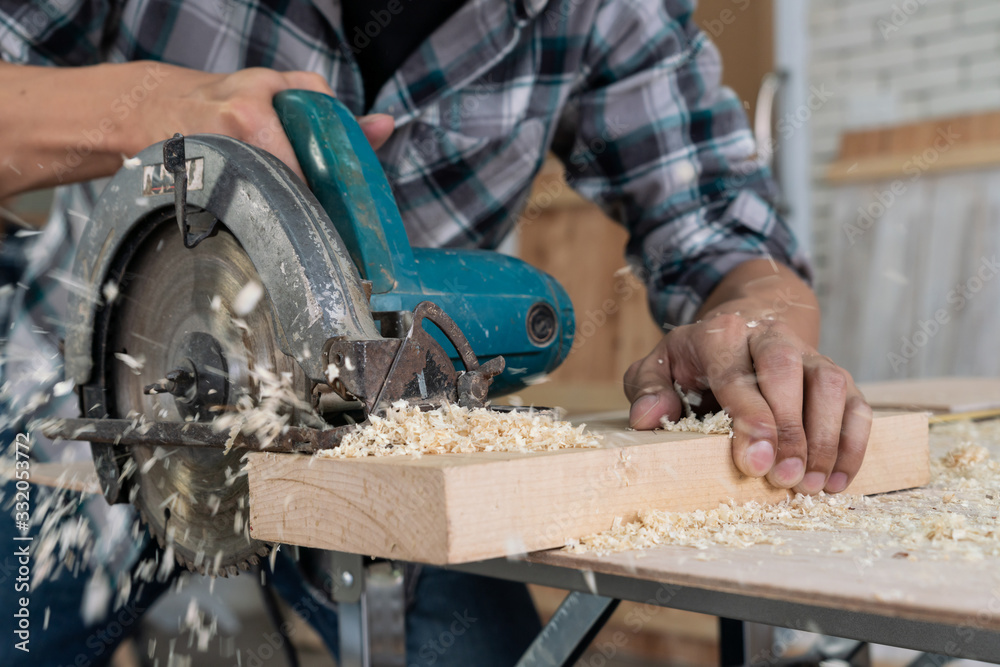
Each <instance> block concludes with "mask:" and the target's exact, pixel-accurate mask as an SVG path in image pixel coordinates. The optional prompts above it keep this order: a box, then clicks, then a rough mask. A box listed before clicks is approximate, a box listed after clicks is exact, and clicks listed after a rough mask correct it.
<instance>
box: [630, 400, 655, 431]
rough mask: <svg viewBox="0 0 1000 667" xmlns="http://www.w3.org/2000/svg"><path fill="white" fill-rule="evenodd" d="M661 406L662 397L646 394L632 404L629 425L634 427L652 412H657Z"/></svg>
mask: <svg viewBox="0 0 1000 667" xmlns="http://www.w3.org/2000/svg"><path fill="white" fill-rule="evenodd" d="M659 404H660V397H659V396H657V395H656V394H646V395H645V396H640V397H639V398H638V399H637V400H636V402H635V403H633V404H632V408H631V409H630V410H629V423H630V424H631V425H632V426H633V427H634V426H635V425H636V424H638V423H639V422H641V421H642V420H643V419H645V418H646V416H647V415H649V413H650V412H652V411H653V410H655V409H656V406H657V405H659Z"/></svg>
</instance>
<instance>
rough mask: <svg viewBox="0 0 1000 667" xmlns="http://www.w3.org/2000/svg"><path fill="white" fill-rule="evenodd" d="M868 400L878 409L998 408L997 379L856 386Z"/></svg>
mask: <svg viewBox="0 0 1000 667" xmlns="http://www.w3.org/2000/svg"><path fill="white" fill-rule="evenodd" d="M859 389H861V392H862V393H863V394H864V395H865V398H867V399H868V403H869V404H870V405H871V406H872V407H873V408H876V409H882V410H927V411H928V412H936V413H949V414H951V413H960V412H979V411H986V410H996V409H998V408H1000V378H985V377H945V378H919V379H910V380H893V381H889V382H869V383H865V384H861V385H859Z"/></svg>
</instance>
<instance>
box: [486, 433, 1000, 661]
mask: <svg viewBox="0 0 1000 667" xmlns="http://www.w3.org/2000/svg"><path fill="white" fill-rule="evenodd" d="M970 445H971V446H970ZM980 447H982V448H983V449H979V448H980ZM956 448H957V451H956ZM931 453H932V461H933V462H934V463H933V468H932V470H933V473H934V479H933V480H932V482H931V484H930V485H929V486H928V487H925V488H923V489H918V490H911V491H902V492H897V493H892V494H884V495H882V496H877V497H875V498H873V499H871V500H870V502H868V503H867V504H866V505H865V506H862V504H861V503H859V504H858V508H857V509H856V510H855V511H857V512H858V513H859V520H858V521H857V522H856V523H857V526H856V527H853V528H852V527H849V526H848V527H839V528H837V529H836V530H813V531H803V530H789V529H784V528H777V527H775V528H773V529H768V530H766V531H765V533H766V536H767V538H768V539H770V538H774V540H775V541H781V542H782V543H780V544H755V545H753V546H750V547H746V548H738V547H729V546H721V545H712V546H708V547H707V548H702V549H696V548H691V547H684V546H672V545H664V546H659V547H656V548H653V549H644V550H636V551H625V552H619V553H613V554H609V555H597V554H594V553H570V552H568V551H565V550H551V551H544V552H536V553H533V554H530V555H528V556H527V557H526V558H525V561H526V562H525V563H524V564H523V565H525V566H527V567H521V568H520V569H518V566H516V565H514V564H511V575H514V576H516V577H517V578H520V579H524V580H528V581H534V582H536V583H546V582H547V583H550V584H554V583H555V582H553V580H552V576H553V570H551V569H550V568H559V571H560V572H561V571H568V570H582V571H584V573H585V576H584V577H583V581H584V584H583V585H579V584H577V585H576V588H577V589H579V590H586V589H587V588H590V589H591V592H596V593H598V594H602V595H609V596H621V595H622V593H623V590H624V589H623V588H622V585H621V582H626V581H630V582H636V583H641V582H646V583H647V584H653V585H646V586H645V587H643V586H635V585H633V586H626V587H625V588H626V589H630V590H631V591H632V592H631V593H629V596H630V599H639V600H640V601H641V600H642V598H643V597H644V596H646V597H647V598H648V600H649V601H653V600H654V599H655V600H656V601H657V602H658V603H660V604H665V605H666V606H675V603H677V602H679V599H677V600H675V599H673V597H674V595H673V593H672V592H671V591H673V588H672V587H683V588H684V589H695V591H696V592H702V593H705V592H709V593H713V592H714V593H721V594H724V597H722V598H718V599H722V600H726V599H741V598H742V599H746V598H749V599H750V604H749V605H748V609H751V611H750V612H748V613H747V617H748V619H749V620H760V621H762V622H771V623H775V624H782V625H786V626H789V627H797V629H803V630H812V631H819V630H823V631H825V632H827V633H829V634H839V635H841V636H854V637H856V638H864V639H870V640H873V641H881V643H891V644H896V645H903V646H908V647H910V648H923V649H924V650H935V651H937V652H942V653H949V654H954V655H965V656H967V657H979V658H981V659H987V660H991V661H1000V634H996V633H1000V521H998V515H1000V420H993V421H988V422H977V423H968V422H965V423H955V424H939V425H936V426H934V427H933V428H932V431H931ZM949 454H950V456H949ZM987 455H988V458H986V456H987ZM943 462H947V464H951V465H947V464H945V463H943ZM880 526H881V527H882V528H883V530H879V529H878V528H879V527H880ZM914 526H916V527H917V530H915V531H914V530H912V529H913V528H914ZM887 533H894V534H887ZM908 535H909V537H907V536H908ZM493 563H494V565H493V567H491V568H485V569H484V568H479V567H476V566H473V567H471V568H468V569H471V570H473V571H481V572H486V571H489V570H492V572H491V573H492V574H495V575H502V574H503V570H504V567H505V566H503V565H502V564H500V563H499V561H494V562H493ZM532 565H540V566H542V568H543V569H541V570H533V569H532V567H531V566H532ZM515 570H516V573H515ZM587 573H594V574H595V575H596V576H592V575H590V574H587ZM602 575H604V577H603V578H602ZM511 578H514V577H513V576H512V577H511ZM567 581H568V580H566V579H565V577H564V580H563V581H562V582H560V583H562V584H563V585H567ZM612 581H618V582H619V585H618V586H617V588H616V587H614V586H612V585H611V584H609V583H607V582H612ZM655 584H662V585H665V588H662V589H661V588H657V587H656V586H655ZM613 588H616V589H615V590H612V589H613ZM595 589H596V590H595ZM663 591H666V593H663ZM661 594H664V595H667V596H668V597H670V598H671V599H666V600H661V599H658V596H659V595H661ZM725 596H730V597H725ZM689 597H690V596H689ZM766 601H773V602H776V603H780V604H781V605H785V606H786V607H787V608H788V609H798V611H794V612H793V611H789V612H787V613H786V614H785V615H784V616H781V615H780V614H779V616H777V617H776V616H774V613H770V616H768V614H769V612H766V611H764V607H765V606H766V604H765V602H766ZM677 606H681V608H684V605H683V604H681V605H677ZM715 606H716V607H718V606H719V603H718V602H716V605H715ZM687 608H690V609H692V610H695V611H707V612H709V613H716V614H719V615H726V613H725V610H724V609H718V608H713V607H712V606H711V605H708V603H706V606H701V607H698V605H697V604H695V605H693V606H692V605H691V604H688V605H687ZM755 608H756V609H759V610H760V611H759V615H755V614H756V613H757V612H755V611H753V610H754V609H755ZM803 608H807V609H815V608H821V609H828V610H833V611H835V612H848V613H847V614H841V618H842V619H846V618H847V617H848V616H852V617H853V618H854V619H855V620H857V619H867V620H865V621H864V623H861V624H859V623H857V622H855V623H854V626H856V629H855V630H853V631H852V630H850V629H847V630H845V629H844V628H842V627H839V626H829V625H827V626H825V627H813V626H812V625H811V622H808V621H807V620H806V619H809V618H812V616H811V614H810V613H803V612H802V611H801V610H802V609H803ZM734 612H735V610H734ZM789 614H790V615H789ZM733 615H734V616H737V617H738V613H733ZM782 619H784V622H780V621H781V620H782ZM882 619H896V620H899V621H912V622H915V623H911V624H909V625H899V626H893V627H896V628H897V629H896V630H895V631H893V632H889V633H886V632H884V631H883V632H881V633H878V632H875V630H876V629H875V628H874V627H873V626H874V625H878V624H879V623H882ZM866 624H867V626H868V627H865V626H866ZM924 624H931V625H924ZM932 626H934V627H932ZM903 627H906V628H914V630H913V632H910V633H909V634H910V635H911V636H910V637H905V636H904V635H905V634H907V633H905V632H903V631H902V630H900V629H899V628H903ZM981 631H984V632H981ZM870 632H875V634H867V633H870ZM887 634H888V636H886V635H887ZM984 637H986V639H985V640H984V639H983V638H984Z"/></svg>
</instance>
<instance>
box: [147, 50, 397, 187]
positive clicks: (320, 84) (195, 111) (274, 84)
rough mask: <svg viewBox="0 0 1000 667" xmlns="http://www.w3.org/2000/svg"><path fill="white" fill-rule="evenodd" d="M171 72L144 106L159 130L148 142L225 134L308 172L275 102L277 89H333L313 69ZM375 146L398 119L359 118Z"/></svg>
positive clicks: (152, 129) (152, 127) (151, 125)
mask: <svg viewBox="0 0 1000 667" xmlns="http://www.w3.org/2000/svg"><path fill="white" fill-rule="evenodd" d="M160 66H161V67H163V68H164V71H166V72H167V74H166V75H165V76H163V77H162V81H163V84H162V85H161V86H160V87H158V88H156V89H155V90H154V92H153V94H154V95H156V97H157V104H155V105H153V104H150V105H147V106H145V107H144V112H145V113H144V114H143V119H142V122H143V123H147V124H149V131H150V132H152V133H153V134H152V135H150V136H148V137H146V139H145V142H146V143H145V144H143V146H142V147H145V146H146V145H149V144H153V143H155V142H157V141H161V140H162V139H166V138H169V137H170V136H172V135H173V133H174V132H178V131H179V132H182V133H184V134H196V133H200V132H206V133H215V134H224V135H227V136H230V137H233V138H235V139H239V140H241V141H245V142H247V143H249V144H252V145H254V146H257V147H258V148H263V149H264V150H266V151H268V152H269V153H271V154H273V155H275V156H276V157H278V158H279V159H280V160H281V161H282V162H284V163H285V164H287V165H288V166H289V167H290V168H291V169H292V171H294V172H295V173H296V174H298V175H299V177H300V178H301V177H302V170H301V169H300V168H299V163H298V161H297V160H296V159H295V153H294V152H293V151H292V146H291V144H290V143H289V142H288V139H287V137H286V136H285V133H284V131H283V129H282V127H281V123H280V122H279V120H278V115H277V114H276V113H275V111H274V107H273V106H272V99H273V98H274V96H275V94H277V93H279V92H281V91H282V90H287V89H294V88H299V89H305V90H313V91H317V92H321V93H326V94H327V95H333V91H332V90H331V89H330V86H329V85H328V84H327V82H326V81H325V80H324V79H323V77H321V76H320V75H318V74H314V73H312V72H277V71H274V70H270V69H263V68H251V69H245V70H241V71H239V72H236V73H234V74H210V73H206V72H199V71H196V70H190V69H185V68H181V67H171V66H168V65H160ZM358 123H359V124H360V125H361V129H362V131H364V133H365V136H367V137H368V140H369V141H370V142H371V144H372V146H373V147H374V148H378V147H379V146H381V145H382V144H383V143H385V141H386V140H387V139H388V138H389V135H390V134H392V130H393V119H392V117H391V116H387V115H385V114H372V115H370V116H362V117H360V118H358Z"/></svg>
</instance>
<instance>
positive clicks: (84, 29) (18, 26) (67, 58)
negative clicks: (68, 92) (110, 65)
mask: <svg viewBox="0 0 1000 667" xmlns="http://www.w3.org/2000/svg"><path fill="white" fill-rule="evenodd" d="M120 9H121V8H120V2H119V1H118V0H59V1H53V0H31V1H30V2H25V0H0V58H2V59H3V60H5V61H6V62H9V63H15V64H19V65H55V66H62V67H67V66H80V65H96V64H98V63H100V62H102V61H103V60H104V57H105V54H106V51H107V50H108V47H109V46H110V44H109V41H110V39H109V38H110V36H111V31H110V29H111V28H112V27H113V26H115V25H116V24H117V19H118V17H119V16H120Z"/></svg>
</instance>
